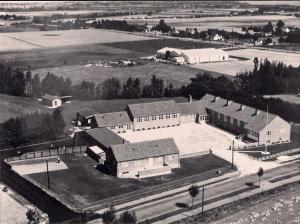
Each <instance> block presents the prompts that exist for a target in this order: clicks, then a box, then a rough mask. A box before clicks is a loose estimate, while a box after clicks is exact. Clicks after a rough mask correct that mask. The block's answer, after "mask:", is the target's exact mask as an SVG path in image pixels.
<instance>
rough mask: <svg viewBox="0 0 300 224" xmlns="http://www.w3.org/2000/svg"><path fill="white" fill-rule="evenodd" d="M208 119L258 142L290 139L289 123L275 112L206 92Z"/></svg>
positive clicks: (203, 99) (204, 99) (264, 142)
mask: <svg viewBox="0 0 300 224" xmlns="http://www.w3.org/2000/svg"><path fill="white" fill-rule="evenodd" d="M201 101H205V102H207V105H206V110H207V113H208V115H209V116H208V117H209V120H210V121H211V122H213V123H215V124H216V125H218V126H220V127H222V128H224V129H226V130H229V131H231V132H233V133H236V134H240V135H243V136H244V137H246V138H248V139H251V140H253V141H255V142H258V143H259V144H266V143H275V142H285V141H290V133H291V125H290V124H289V123H288V122H286V121H285V120H283V119H282V118H281V117H279V116H278V115H275V114H271V113H268V112H265V111H261V110H259V109H256V108H253V107H249V106H246V105H243V104H239V103H236V102H233V101H231V100H227V99H223V98H220V97H218V96H213V95H210V94H206V95H205V96H204V97H203V98H202V99H201Z"/></svg>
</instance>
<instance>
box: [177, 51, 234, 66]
mask: <svg viewBox="0 0 300 224" xmlns="http://www.w3.org/2000/svg"><path fill="white" fill-rule="evenodd" d="M181 55H182V57H183V58H184V59H185V61H186V62H187V63H188V64H199V63H203V62H216V61H227V60H228V59H229V55H228V54H227V53H226V52H225V51H223V50H221V49H215V48H204V49H193V50H183V51H182V54H181Z"/></svg>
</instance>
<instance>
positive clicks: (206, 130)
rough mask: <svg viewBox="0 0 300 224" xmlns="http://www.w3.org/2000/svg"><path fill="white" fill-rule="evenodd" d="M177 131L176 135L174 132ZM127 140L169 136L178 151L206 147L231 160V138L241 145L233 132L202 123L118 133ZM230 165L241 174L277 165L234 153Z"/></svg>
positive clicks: (145, 139)
mask: <svg viewBox="0 0 300 224" xmlns="http://www.w3.org/2000/svg"><path fill="white" fill-rule="evenodd" d="M178 133H180V134H178ZM119 135H120V136H121V137H122V138H124V139H126V140H128V141H129V142H141V141H150V140H154V139H162V138H173V139H174V141H175V143H176V145H177V147H178V149H179V151H180V154H189V153H197V152H203V151H207V150H209V149H211V150H212V152H213V153H214V154H215V155H217V156H219V157H220V158H222V159H225V160H227V161H228V162H231V160H232V152H231V150H228V149H229V147H230V146H232V142H233V140H234V144H235V146H245V145H246V144H245V143H244V142H242V141H241V140H238V139H236V138H235V137H236V136H235V135H233V134H231V133H229V132H225V131H223V130H222V129H219V128H216V127H214V126H211V125H209V124H206V123H201V124H197V123H186V124H181V125H180V126H176V127H169V128H160V129H151V130H145V131H134V132H133V131H127V132H126V133H120V134H119ZM234 157H235V159H234V164H235V165H236V166H237V168H238V170H239V171H240V172H241V175H243V176H244V175H249V174H253V173H256V172H257V170H258V169H259V167H263V168H264V170H268V169H271V168H274V167H277V166H278V163H277V162H268V163H266V162H261V161H256V160H253V159H250V158H249V157H247V156H245V155H243V154H240V153H237V152H236V153H235V154H234Z"/></svg>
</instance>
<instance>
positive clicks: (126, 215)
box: [119, 211, 137, 224]
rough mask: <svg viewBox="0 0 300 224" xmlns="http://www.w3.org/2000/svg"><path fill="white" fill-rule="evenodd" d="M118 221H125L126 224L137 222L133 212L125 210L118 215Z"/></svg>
mask: <svg viewBox="0 0 300 224" xmlns="http://www.w3.org/2000/svg"><path fill="white" fill-rule="evenodd" d="M119 222H120V223H126V224H135V223H137V218H136V215H135V212H134V211H133V212H129V211H125V212H123V213H122V214H121V215H120V218H119Z"/></svg>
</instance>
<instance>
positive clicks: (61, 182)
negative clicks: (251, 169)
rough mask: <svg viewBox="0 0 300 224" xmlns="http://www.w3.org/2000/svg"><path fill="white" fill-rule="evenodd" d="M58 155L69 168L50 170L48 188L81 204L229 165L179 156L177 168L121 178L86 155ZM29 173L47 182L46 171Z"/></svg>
mask: <svg viewBox="0 0 300 224" xmlns="http://www.w3.org/2000/svg"><path fill="white" fill-rule="evenodd" d="M61 159H62V161H63V162H64V163H65V164H66V165H67V166H68V168H69V169H66V170H58V171H52V172H50V182H51V189H52V191H54V192H56V193H58V194H59V195H60V196H61V197H62V198H64V199H65V200H67V201H69V202H71V203H75V204H77V205H84V204H87V203H91V202H94V201H97V200H101V199H105V198H109V197H113V196H116V195H121V194H124V193H128V192H132V191H134V190H139V189H143V188H145V187H150V186H154V185H157V184H161V183H166V182H169V181H172V180H176V179H179V178H182V177H187V176H191V175H195V174H200V173H203V172H206V171H209V170H212V169H217V168H221V167H224V166H227V165H229V163H228V162H227V161H225V160H223V159H221V158H219V157H217V156H214V155H212V156H210V155H204V156H201V157H193V158H186V159H181V168H177V169H174V170H173V172H172V174H169V175H164V176H157V177H150V178H145V179H123V178H116V177H113V176H109V175H106V174H104V173H102V172H101V171H99V170H97V169H95V168H94V165H96V162H95V161H94V160H92V159H91V158H89V157H88V156H74V155H66V156H62V158H61ZM29 177H31V178H33V179H34V180H36V181H38V182H39V183H41V184H42V185H43V186H46V185H47V175H46V173H35V174H30V175H29Z"/></svg>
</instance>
